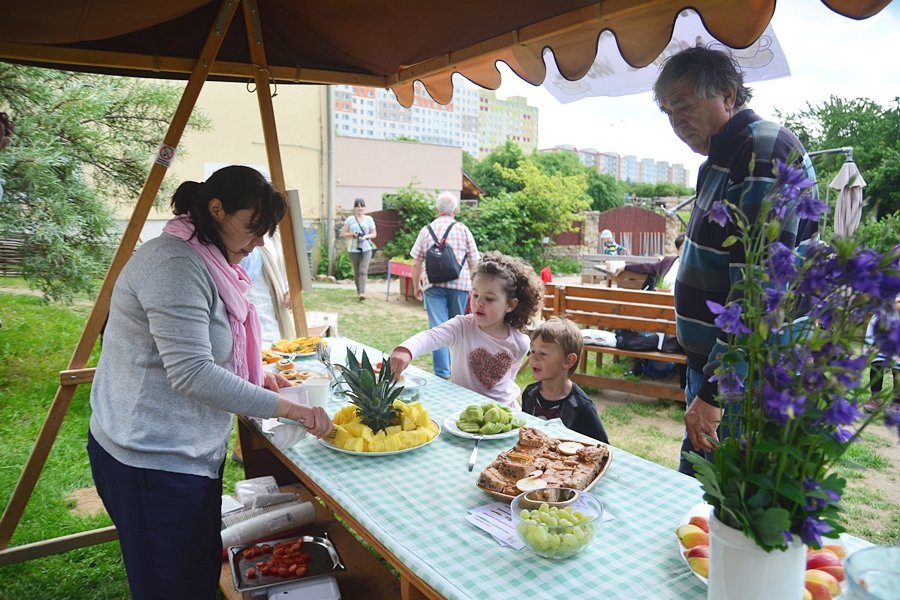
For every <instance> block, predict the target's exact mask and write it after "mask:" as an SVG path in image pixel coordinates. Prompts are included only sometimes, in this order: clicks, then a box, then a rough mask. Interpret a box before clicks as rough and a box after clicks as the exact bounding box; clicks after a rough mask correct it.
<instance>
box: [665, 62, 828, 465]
mask: <svg viewBox="0 0 900 600" xmlns="http://www.w3.org/2000/svg"><path fill="white" fill-rule="evenodd" d="M653 93H654V98H655V99H656V102H657V104H658V105H659V107H660V109H661V110H662V112H663V113H665V114H666V115H667V116H668V117H669V123H670V124H671V126H672V129H673V130H674V131H675V134H676V135H677V136H678V137H679V139H681V141H683V142H684V143H685V144H687V145H688V147H690V149H691V150H693V151H694V152H696V153H698V154H702V155H704V156H707V157H708V158H707V160H706V162H705V163H703V165H702V166H701V168H700V172H699V174H698V176H697V200H696V202H695V204H694V208H693V211H692V212H691V220H690V223H689V224H688V231H687V239H686V241H685V244H684V248H683V249H682V253H681V264H680V266H679V270H678V274H677V277H676V283H675V312H676V317H675V319H676V327H677V332H678V341H679V342H680V343H681V345H682V346H683V347H684V350H685V353H686V354H687V360H688V376H687V386H686V388H685V400H686V401H687V410H686V411H685V414H684V422H685V429H686V435H685V439H684V442H683V444H682V452H684V451H695V452H700V453H705V452H711V451H712V449H713V444H712V443H711V442H710V438H711V439H713V440H717V439H718V438H717V429H718V426H719V423H720V421H721V420H722V408H721V407H720V405H719V404H718V402H717V400H716V395H717V392H718V390H717V384H716V382H715V381H710V378H711V376H712V375H713V373H714V371H715V368H716V365H717V356H718V355H719V354H721V353H722V351H723V350H724V344H725V343H726V339H727V336H726V335H725V334H724V333H723V332H722V331H721V330H720V329H719V328H718V327H717V326H716V325H715V322H714V321H715V316H714V315H713V314H712V313H711V312H710V310H709V308H708V307H707V305H706V301H707V300H712V301H715V302H718V303H719V304H726V303H727V301H728V299H729V298H730V297H732V296H734V292H733V290H732V286H731V284H732V281H735V278H736V277H737V276H738V273H739V269H740V265H742V264H743V259H744V250H743V247H742V246H741V245H740V244H735V245H732V246H725V245H724V244H723V242H725V240H726V238H728V236H729V235H730V234H731V233H732V231H731V230H730V228H731V227H733V225H731V224H729V225H728V226H727V227H724V228H723V227H722V226H720V225H719V224H717V223H715V222H712V221H710V220H709V219H707V215H708V211H709V209H710V206H711V205H712V204H713V202H715V201H718V200H723V199H724V200H727V201H729V202H731V203H732V204H734V205H735V206H737V207H738V209H739V210H741V211H743V213H744V214H745V215H746V216H747V217H748V218H749V219H751V220H753V219H755V218H756V215H757V212H758V210H759V206H760V203H761V201H762V199H763V198H764V197H765V196H766V194H767V193H768V192H769V189H770V186H771V184H772V182H773V181H774V180H775V173H774V169H773V165H774V161H775V160H780V161H782V162H790V161H793V162H794V163H795V164H798V165H801V166H802V167H803V168H804V169H805V171H806V174H807V177H809V178H810V179H815V173H814V171H813V168H812V163H811V161H810V159H809V156H808V155H807V154H806V150H805V149H804V148H803V145H802V144H801V143H800V141H799V140H798V139H797V137H796V136H795V135H794V134H793V133H791V132H790V131H788V130H787V129H785V128H784V127H781V126H780V125H778V124H777V123H772V122H770V121H766V120H763V119H762V118H761V117H759V116H758V115H757V114H756V113H754V112H753V111H752V110H750V109H749V108H748V106H747V103H748V102H749V101H750V98H751V95H752V94H751V91H750V89H749V88H747V87H746V86H744V79H743V74H742V73H741V71H740V70H739V68H738V66H737V64H736V63H735V62H734V60H733V59H732V58H731V57H730V56H729V55H728V54H725V53H722V52H717V51H714V50H709V49H707V48H704V47H696V48H688V49H686V50H683V51H681V52H679V53H678V54H676V55H674V56H672V57H671V58H669V59H668V60H667V61H666V62H665V64H664V65H663V68H662V71H661V72H660V75H659V77H658V79H657V81H656V84H655V85H654V86H653ZM785 219H786V220H785V227H784V234H783V235H782V238H781V242H782V243H784V244H785V245H787V246H788V247H789V248H790V247H794V246H796V245H797V243H798V242H799V241H801V240H802V239H804V238H806V237H808V236H809V235H811V234H812V233H813V232H814V230H815V228H814V226H811V225H810V224H809V223H807V222H799V221H798V219H797V217H796V216H795V215H794V214H793V213H792V212H790V213H788V215H787V216H786V217H785ZM798 231H800V232H801V233H800V235H798ZM707 436H708V437H707ZM678 470H679V471H681V472H682V473H687V474H689V475H692V474H693V469H692V467H691V465H690V463H688V462H687V461H686V460H684V458H683V455H682V458H681V464H680V465H679V469H678Z"/></svg>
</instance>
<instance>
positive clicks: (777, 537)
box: [751, 508, 791, 550]
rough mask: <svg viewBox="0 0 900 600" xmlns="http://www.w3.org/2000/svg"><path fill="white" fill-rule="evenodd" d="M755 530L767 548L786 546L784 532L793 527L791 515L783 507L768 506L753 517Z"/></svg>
mask: <svg viewBox="0 0 900 600" xmlns="http://www.w3.org/2000/svg"><path fill="white" fill-rule="evenodd" d="M751 525H752V527H753V531H754V532H755V533H756V535H757V537H758V539H759V541H760V542H761V546H762V547H763V548H764V549H766V550H771V549H772V548H781V547H784V546H785V542H784V533H783V532H785V531H788V530H790V528H791V516H790V513H788V511H787V510H785V509H783V508H768V509H766V510H764V511H762V512H761V513H760V514H759V515H756V516H754V517H753V518H752V523H751Z"/></svg>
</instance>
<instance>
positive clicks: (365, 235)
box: [341, 198, 378, 302]
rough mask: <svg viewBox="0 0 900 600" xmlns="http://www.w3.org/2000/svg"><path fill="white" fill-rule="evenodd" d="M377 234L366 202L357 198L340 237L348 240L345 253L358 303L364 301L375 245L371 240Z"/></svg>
mask: <svg viewBox="0 0 900 600" xmlns="http://www.w3.org/2000/svg"><path fill="white" fill-rule="evenodd" d="M377 235H378V233H377V232H376V230H375V219H373V218H372V217H370V216H369V215H367V214H366V201H365V200H363V199H362V198H357V199H356V200H354V201H353V214H352V215H350V216H349V217H347V218H346V219H345V220H344V228H343V230H341V237H343V238H350V243H349V244H347V252H348V253H349V254H350V262H351V263H353V280H354V282H355V283H356V294H357V296H358V297H359V300H360V302H362V301H363V300H365V299H366V281H367V280H368V277H369V262H370V261H371V260H372V250H373V249H374V248H375V244H374V243H373V242H372V240H374V239H375V237H376V236H377Z"/></svg>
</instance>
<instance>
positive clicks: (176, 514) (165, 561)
mask: <svg viewBox="0 0 900 600" xmlns="http://www.w3.org/2000/svg"><path fill="white" fill-rule="evenodd" d="M87 450H88V457H89V458H90V461H91V474H92V475H93V477H94V484H95V485H96V486H97V492H98V493H99V494H100V498H101V499H102V500H103V506H105V507H106V512H108V513H109V516H110V517H112V520H113V523H114V524H115V526H116V530H117V532H118V534H119V544H120V545H121V547H122V558H123V560H124V562H125V571H126V572H127V574H128V585H129V587H130V588H131V597H132V598H133V599H135V600H151V599H153V600H162V599H167V600H168V599H184V600H206V599H209V600H214V599H215V597H216V592H217V591H218V589H219V572H220V570H221V567H222V537H221V533H220V530H221V523H222V520H221V519H222V517H221V510H222V478H221V476H222V470H223V469H224V466H225V463H224V462H223V463H222V467H221V468H220V469H219V479H209V478H208V477H200V476H197V475H186V474H183V473H170V472H167V471H157V470H153V469H139V468H136V467H129V466H128V465H125V464H122V463H120V462H119V461H117V460H116V459H115V458H113V457H112V456H111V455H110V454H109V453H108V452H107V451H106V450H104V449H103V448H102V447H101V446H100V444H98V443H97V440H95V439H94V436H93V435H91V433H90V432H88V444H87ZM85 593H86V594H89V593H88V591H87V590H85Z"/></svg>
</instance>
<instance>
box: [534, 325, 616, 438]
mask: <svg viewBox="0 0 900 600" xmlns="http://www.w3.org/2000/svg"><path fill="white" fill-rule="evenodd" d="M583 347H584V338H582V336H581V330H580V329H578V327H577V326H576V325H575V323H573V322H572V321H570V320H568V319H561V318H559V317H552V318H550V319H548V320H547V321H544V322H542V323H539V324H538V325H537V327H535V328H534V329H533V330H532V331H531V351H530V352H529V353H528V364H529V365H530V366H531V371H532V373H534V379H535V382H534V383H532V384H530V385H528V386H527V387H526V388H525V391H524V392H522V412H526V413H528V414H530V415H534V416H536V417H539V418H541V419H545V420H548V421H549V420H550V419H559V420H560V421H562V424H563V425H565V426H566V427H568V428H569V429H571V430H572V431H577V432H578V433H582V434H584V435H586V436H589V437H592V438H594V439H595V440H598V441H601V442H603V443H604V444H608V443H609V438H608V437H607V435H606V430H605V429H604V428H603V423H602V422H601V421H600V416H599V415H598V414H597V406H596V405H595V404H594V401H593V400H591V399H590V398H589V397H588V396H587V394H585V393H584V390H582V389H581V388H580V387H579V386H578V384H577V383H574V382H572V380H571V379H570V378H571V377H572V374H573V373H575V368H576V367H577V366H578V359H579V358H580V357H581V350H582V348H583Z"/></svg>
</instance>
